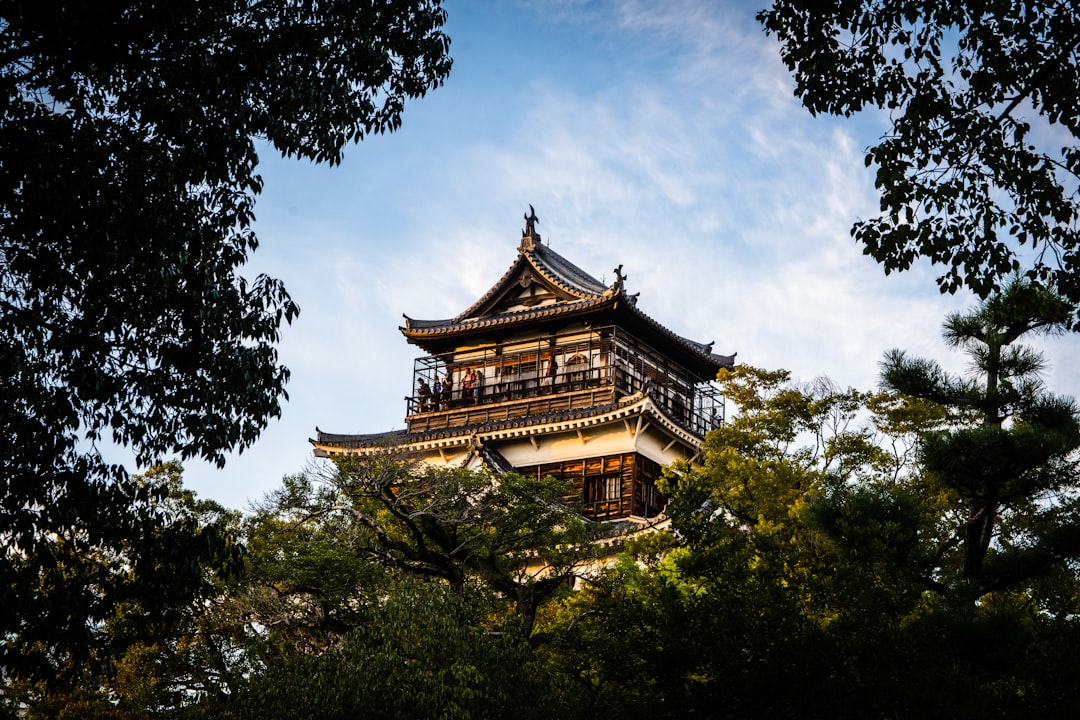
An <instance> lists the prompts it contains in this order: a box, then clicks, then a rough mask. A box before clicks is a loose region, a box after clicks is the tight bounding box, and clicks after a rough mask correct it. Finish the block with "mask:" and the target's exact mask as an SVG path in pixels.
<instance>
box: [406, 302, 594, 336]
mask: <svg viewBox="0 0 1080 720" xmlns="http://www.w3.org/2000/svg"><path fill="white" fill-rule="evenodd" d="M614 304H615V296H614V295H609V296H600V297H589V298H583V299H581V300H574V301H572V302H562V303H555V304H552V305H538V306H536V307H532V308H528V309H526V310H516V311H514V312H509V313H502V314H500V315H490V316H488V317H481V318H469V319H467V320H457V319H456V318H454V319H448V320H414V319H412V318H410V317H408V316H405V326H404V327H401V328H398V329H399V330H401V334H402V335H404V336H405V337H406V338H407V339H408V340H409V342H411V343H413V344H414V345H419V346H420V347H423V348H425V349H430V348H429V347H428V346H427V345H425V341H430V340H437V339H443V338H457V337H467V336H470V335H475V334H477V333H481V332H486V331H489V330H494V329H504V328H506V329H509V328H513V327H515V326H517V325H522V324H533V323H536V322H543V321H547V320H556V319H562V318H567V319H569V318H573V317H575V316H578V315H582V314H591V313H593V312H597V311H601V310H604V309H606V307H607V306H610V307H614Z"/></svg>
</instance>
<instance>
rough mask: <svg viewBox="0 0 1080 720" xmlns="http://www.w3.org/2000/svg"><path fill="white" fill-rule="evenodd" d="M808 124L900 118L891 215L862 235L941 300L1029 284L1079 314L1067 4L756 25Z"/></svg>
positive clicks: (834, 15)
mask: <svg viewBox="0 0 1080 720" xmlns="http://www.w3.org/2000/svg"><path fill="white" fill-rule="evenodd" d="M758 19H759V20H760V21H761V22H762V24H763V25H764V27H765V30H766V32H767V33H769V34H772V35H775V36H776V37H777V39H778V40H779V41H780V51H781V56H782V58H783V60H784V62H785V64H786V65H787V67H788V69H789V70H791V71H792V73H793V74H794V77H795V93H796V95H798V97H799V98H801V99H802V102H803V104H804V105H805V106H806V107H807V109H809V110H810V112H811V113H815V114H816V113H829V114H834V115H844V116H849V115H851V114H853V113H857V112H859V111H862V110H866V109H869V108H877V109H879V110H882V111H885V112H887V113H888V123H889V129H888V131H887V132H886V133H885V134H884V136H883V137H882V138H881V139H880V140H879V142H878V143H877V144H875V145H873V146H871V147H870V148H869V150H868V151H867V154H866V164H867V166H871V165H873V166H875V167H876V168H877V175H876V178H875V185H876V186H877V188H878V190H879V192H880V195H881V213H880V215H878V216H877V217H875V218H869V219H866V220H861V221H859V222H857V223H856V224H855V225H854V227H853V229H852V234H853V235H854V236H855V238H856V239H857V240H858V241H860V242H861V243H862V244H863V245H864V246H865V252H866V253H867V254H868V255H870V256H872V257H873V258H874V259H875V260H877V261H878V262H880V263H882V264H883V265H884V268H885V271H886V273H888V272H891V271H893V270H905V269H907V268H908V267H910V266H911V264H912V263H913V262H914V261H915V260H916V259H917V258H919V257H925V258H928V259H929V260H931V261H932V262H933V263H935V264H939V265H941V266H943V270H942V274H941V276H940V277H939V278H938V285H939V287H940V288H941V290H942V291H948V292H955V291H956V290H957V289H959V288H960V287H965V286H966V287H968V288H970V289H971V290H974V291H975V292H976V293H977V294H979V296H980V297H986V296H987V295H988V294H989V293H990V292H991V290H993V289H994V288H995V287H997V286H998V284H999V281H1000V280H1001V279H1002V278H1004V277H1007V276H1008V275H1010V274H1012V273H1014V272H1016V271H1018V270H1023V271H1028V272H1029V273H1030V275H1031V277H1032V278H1034V279H1038V280H1040V281H1042V282H1043V283H1044V284H1047V285H1048V286H1050V287H1055V288H1056V289H1057V290H1058V291H1059V292H1060V293H1061V294H1063V295H1064V296H1065V297H1066V298H1068V299H1070V300H1072V301H1074V302H1076V301H1080V195H1078V180H1080V142H1078V138H1080V112H1078V111H1077V108H1080V19H1078V16H1077V13H1076V11H1075V7H1074V6H1073V3H1071V2H1069V1H1068V0H1039V1H1038V2H1019V1H1018V0H1013V1H1010V2H993V3H991V2H966V1H964V2H962V1H960V0H946V1H945V2H934V3H910V2H901V1H900V0H862V1H860V2H831V3H815V4H813V5H808V4H806V3H801V2H796V1H794V0H777V1H776V2H773V3H772V5H771V7H770V8H769V9H767V10H765V11H763V12H761V13H760V14H759V16H758Z"/></svg>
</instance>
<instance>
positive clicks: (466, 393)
mask: <svg viewBox="0 0 1080 720" xmlns="http://www.w3.org/2000/svg"><path fill="white" fill-rule="evenodd" d="M475 388H476V371H475V370H469V372H467V373H465V377H464V379H462V381H461V399H462V400H466V399H468V400H472V401H473V402H475V401H476V398H475V396H474V395H473V390H474V389H475Z"/></svg>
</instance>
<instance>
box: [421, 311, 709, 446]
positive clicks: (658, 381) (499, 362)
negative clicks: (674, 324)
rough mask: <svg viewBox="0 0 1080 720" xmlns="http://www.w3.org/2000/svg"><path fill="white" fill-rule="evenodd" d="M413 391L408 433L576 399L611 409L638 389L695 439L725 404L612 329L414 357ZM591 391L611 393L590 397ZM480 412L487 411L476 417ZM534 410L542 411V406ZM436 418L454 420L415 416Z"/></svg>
mask: <svg viewBox="0 0 1080 720" xmlns="http://www.w3.org/2000/svg"><path fill="white" fill-rule="evenodd" d="M413 388H414V392H413V395H411V396H410V397H407V398H406V402H407V410H406V412H407V416H408V421H409V427H410V429H412V428H414V427H425V428H433V427H454V426H457V425H459V424H474V423H477V422H485V421H486V420H485V419H483V418H488V419H495V417H497V416H500V415H506V416H509V413H510V411H509V410H505V409H501V410H498V411H496V409H495V408H489V406H493V405H500V406H501V405H504V404H507V403H510V404H514V405H517V404H519V403H523V402H525V401H532V400H535V399H537V398H546V397H555V396H561V395H567V394H573V395H575V396H580V397H577V398H575V401H574V403H572V404H573V405H575V406H579V404H580V402H581V401H582V400H584V399H585V398H586V397H588V398H590V400H589V401H590V402H612V401H614V400H617V399H618V398H621V397H625V396H627V395H632V394H633V393H635V392H638V391H641V390H646V391H648V393H649V395H650V397H652V399H653V401H654V402H656V403H657V404H658V405H660V406H661V407H663V408H664V409H665V411H666V412H667V413H668V414H669V415H670V416H671V417H672V418H673V419H674V420H675V421H676V422H678V423H679V424H680V425H682V426H683V427H685V428H686V429H688V430H690V431H692V432H694V433H696V434H698V435H704V434H705V433H706V432H708V431H709V430H711V429H713V428H715V427H717V426H719V424H720V423H722V422H723V419H724V401H723V397H722V396H721V395H720V393H719V390H718V389H717V387H716V386H715V385H714V384H713V383H711V382H702V381H700V379H699V378H697V377H695V376H694V375H692V374H691V373H689V372H688V371H686V370H685V369H683V368H681V367H679V366H678V365H676V364H674V363H671V362H669V361H667V360H666V359H664V358H663V356H661V355H660V354H659V353H657V352H655V351H654V350H652V349H651V348H649V347H647V346H644V345H642V344H640V343H637V342H636V341H634V340H633V338H629V337H626V336H625V335H620V334H619V332H618V330H617V328H602V329H599V330H594V331H591V332H589V333H577V334H572V335H570V334H568V335H564V336H555V337H544V338H542V339H539V340H537V341H534V342H531V343H522V342H519V343H515V344H509V343H507V344H503V345H496V346H492V347H486V348H480V349H475V350H469V351H461V352H458V353H454V354H447V355H443V356H437V357H436V356H430V357H423V358H418V359H417V360H416V362H415V365H414V372H413ZM597 390H607V391H610V392H607V393H601V394H600V395H596V394H595V391H597ZM582 391H594V392H592V393H583V392H582ZM526 404H529V405H535V403H526ZM564 404H565V403H562V402H557V403H555V404H554V405H551V407H552V408H554V407H555V406H558V407H562V405H564ZM541 405H543V406H547V405H550V403H541ZM568 407H569V406H568ZM480 408H489V411H485V412H475V411H476V410H479V409H480ZM535 410H537V411H540V412H543V411H542V410H540V406H536V407H535ZM439 413H452V414H453V415H454V416H455V421H454V422H451V421H450V419H449V418H447V419H446V421H445V422H442V421H441V420H436V419H435V418H430V419H428V420H425V419H424V418H422V417H421V416H425V418H426V417H427V416H431V415H433V414H439ZM514 416H517V415H516V413H515V415H514Z"/></svg>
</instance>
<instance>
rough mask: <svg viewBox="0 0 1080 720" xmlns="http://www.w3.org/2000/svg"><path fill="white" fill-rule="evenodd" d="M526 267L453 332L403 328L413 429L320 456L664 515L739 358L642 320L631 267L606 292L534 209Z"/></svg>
mask: <svg viewBox="0 0 1080 720" xmlns="http://www.w3.org/2000/svg"><path fill="white" fill-rule="evenodd" d="M529 210H530V213H529V214H528V215H526V216H525V229H524V230H523V231H522V235H521V242H520V244H519V245H518V248H517V257H516V258H515V259H514V261H513V263H512V264H511V265H510V267H509V269H508V270H507V271H506V272H505V273H504V274H503V276H502V277H501V278H499V280H498V281H497V282H496V283H495V284H494V285H493V286H492V288H491V289H490V290H488V291H487V292H486V293H484V295H483V296H482V297H481V298H480V299H479V300H477V301H476V302H474V303H473V304H472V305H471V306H470V307H469V308H467V309H466V310H464V311H463V312H461V313H460V314H459V315H457V316H456V317H453V318H449V319H446V320H414V319H412V318H410V317H408V316H407V315H406V316H405V325H404V327H401V328H400V329H401V332H402V334H403V335H404V336H405V339H406V340H407V341H408V342H409V343H412V344H413V345H416V346H417V347H419V348H420V349H421V350H423V351H424V352H425V353H427V354H426V355H425V356H423V357H420V358H418V359H417V360H416V361H415V362H414V367H413V381H412V391H411V394H410V396H409V397H407V398H406V403H407V409H406V417H405V423H406V427H405V429H404V430H399V431H393V432H387V433H376V434H368V435H341V434H332V433H325V432H322V431H321V430H318V428H316V433H317V435H316V437H315V438H314V439H312V440H311V441H310V442H311V443H312V445H314V448H315V449H314V453H315V455H316V456H318V457H333V456H335V455H339V454H376V453H380V452H385V451H386V449H387V448H388V447H393V448H398V449H401V450H404V451H406V452H407V453H409V454H411V455H414V456H416V457H419V458H420V459H421V460H422V461H424V462H427V463H431V464H436V465H443V466H458V467H471V468H480V467H486V468H488V469H490V470H492V471H495V472H499V473H501V472H508V471H514V472H518V473H522V474H535V475H537V476H540V477H543V476H546V475H553V476H556V477H560V478H563V479H568V480H572V481H573V485H574V488H575V492H576V494H577V495H578V497H577V498H576V499H577V500H578V501H579V502H580V505H581V507H582V510H583V512H584V513H585V515H586V516H588V517H590V518H593V519H596V520H650V519H653V518H656V517H657V516H658V515H660V514H661V513H662V510H663V506H664V498H663V497H662V496H661V494H660V493H659V492H658V491H657V487H656V480H657V479H658V478H659V476H660V471H661V467H662V466H663V465H666V464H669V463H671V462H673V461H676V460H686V461H689V462H691V463H696V461H697V460H698V458H699V457H700V455H701V449H702V443H703V441H704V437H705V433H706V432H708V431H709V430H710V429H712V428H714V427H716V426H717V425H718V424H719V423H721V422H722V421H723V418H724V404H723V398H722V397H721V395H720V393H719V390H718V388H717V387H716V385H715V384H714V383H713V380H714V379H715V378H716V374H717V372H718V371H719V370H720V369H721V368H731V367H733V365H734V359H735V356H734V355H718V354H715V353H713V352H712V346H713V343H711V342H710V343H699V342H695V341H693V340H688V339H687V338H684V337H681V336H679V335H677V334H676V333H674V332H672V331H671V330H669V329H668V328H666V327H665V326H663V325H661V324H660V323H659V322H657V321H656V320H653V319H652V318H650V317H649V316H648V315H646V314H645V313H644V312H642V311H641V310H640V309H638V302H637V299H638V296H637V294H633V295H631V294H627V292H626V288H625V283H626V276H625V275H623V273H622V265H620V266H619V267H618V268H616V269H615V280H614V282H613V283H612V284H610V285H605V284H604V283H602V282H600V281H598V280H597V279H596V278H594V277H592V276H591V275H589V274H588V273H586V272H584V271H583V270H581V269H580V268H578V267H577V266H576V265H574V264H573V263H571V262H570V261H568V260H567V259H566V258H564V257H562V256H561V255H559V254H558V253H556V252H555V251H554V250H552V249H551V248H550V247H548V246H547V245H544V244H543V243H542V242H541V238H540V235H539V233H538V232H537V231H536V225H537V224H538V220H537V218H536V214H535V212H533V211H532V207H531V206H530V208H529Z"/></svg>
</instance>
